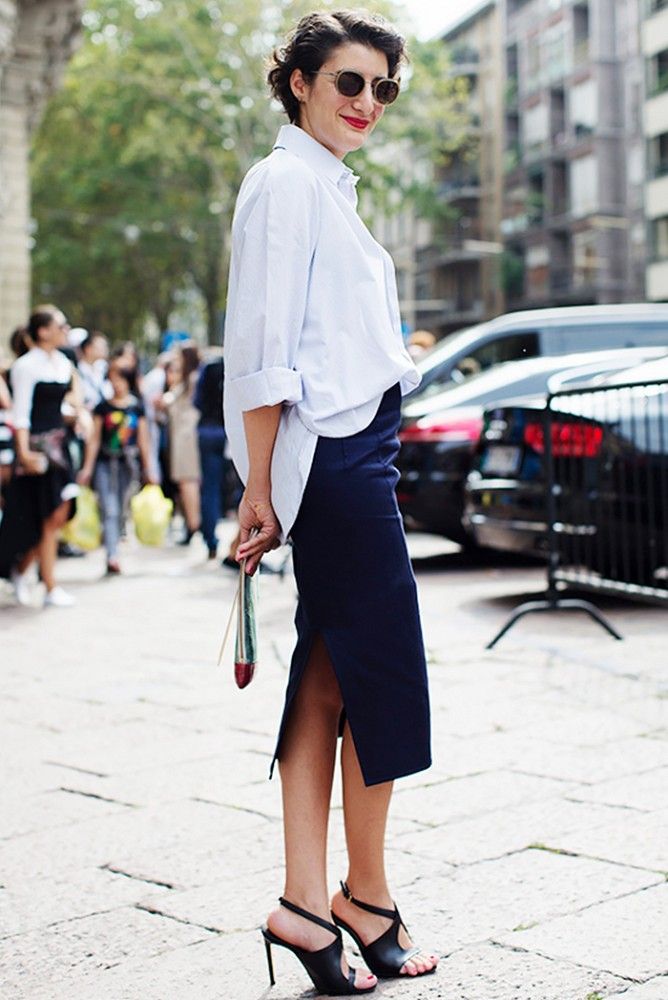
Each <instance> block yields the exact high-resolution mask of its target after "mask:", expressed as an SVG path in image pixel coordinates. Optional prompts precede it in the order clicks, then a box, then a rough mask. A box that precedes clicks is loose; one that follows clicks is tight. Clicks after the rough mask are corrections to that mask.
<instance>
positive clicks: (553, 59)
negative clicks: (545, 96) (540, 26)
mask: <svg viewBox="0 0 668 1000" xmlns="http://www.w3.org/2000/svg"><path fill="white" fill-rule="evenodd" d="M544 37H545V41H544V48H545V75H546V79H547V81H548V82H551V81H552V80H560V79H561V78H562V77H563V76H565V75H566V73H568V72H569V70H570V66H569V62H568V58H567V50H566V22H565V21H560V22H559V24H555V25H554V27H552V28H548V29H547V30H546V32H545V36H544Z"/></svg>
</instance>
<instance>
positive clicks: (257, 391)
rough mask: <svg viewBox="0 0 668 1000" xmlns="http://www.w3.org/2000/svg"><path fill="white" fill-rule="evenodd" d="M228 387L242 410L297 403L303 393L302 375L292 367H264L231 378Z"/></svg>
mask: <svg viewBox="0 0 668 1000" xmlns="http://www.w3.org/2000/svg"><path fill="white" fill-rule="evenodd" d="M230 387H231V388H233V389H234V392H235V395H236V398H237V402H238V404H239V406H240V408H241V410H243V411H244V412H245V411H246V410H256V409H257V408H258V407H259V406H275V404H276V403H299V402H300V401H301V399H302V396H303V394H304V392H303V388H302V377H301V375H300V374H299V372H296V371H295V370H294V369H293V368H265V369H264V371H260V372H253V374H252V375H243V376H242V377H241V378H234V379H231V380H230Z"/></svg>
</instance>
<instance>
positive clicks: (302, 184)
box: [225, 169, 318, 411]
mask: <svg viewBox="0 0 668 1000" xmlns="http://www.w3.org/2000/svg"><path fill="white" fill-rule="evenodd" d="M254 180H255V184H254V183H253V179H251V180H250V183H249V185H248V190H246V191H245V192H242V193H241V196H240V200H239V203H238V205H237V212H236V214H235V220H234V225H233V229H232V260H231V265H230V282H229V289H228V302H227V316H226V322H225V369H226V376H227V391H231V393H232V395H233V398H234V402H235V405H236V406H237V407H238V408H239V409H240V410H242V411H245V410H254V409H256V408H257V407H260V406H273V405H274V404H276V403H288V404H292V403H298V402H300V400H301V399H302V395H303V388H302V377H301V373H300V371H299V369H298V364H297V354H298V346H299V339H300V334H301V331H302V327H303V323H304V316H305V312H306V303H307V299H308V292H309V276H310V271H311V260H312V257H313V252H314V248H315V243H316V234H317V228H318V200H317V190H316V187H315V184H314V178H312V177H310V176H309V175H308V174H306V173H304V175H302V172H301V171H297V172H296V171H294V170H290V171H289V170H285V169H282V170H278V171H275V172H271V171H270V172H268V173H267V174H266V175H265V176H263V177H262V178H261V180H258V179H257V178H255V179H254Z"/></svg>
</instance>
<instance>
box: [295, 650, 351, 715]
mask: <svg viewBox="0 0 668 1000" xmlns="http://www.w3.org/2000/svg"><path fill="white" fill-rule="evenodd" d="M301 688H302V691H303V693H304V696H305V697H308V700H309V703H310V704H311V705H313V704H314V702H315V703H316V704H318V705H320V706H322V708H323V709H326V710H331V711H332V713H335V714H336V715H337V716H338V714H339V713H340V712H341V709H342V708H343V698H342V696H341V688H340V687H339V682H338V680H337V678H336V672H335V670H334V667H333V665H332V661H331V658H330V655H329V653H328V651H327V646H326V645H325V641H324V639H323V637H322V636H321V635H317V636H316V637H315V639H314V640H313V645H312V647H311V653H310V655H309V658H308V662H307V664H306V667H305V670H304V676H303V678H302V685H301Z"/></svg>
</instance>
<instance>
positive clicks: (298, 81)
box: [290, 69, 308, 103]
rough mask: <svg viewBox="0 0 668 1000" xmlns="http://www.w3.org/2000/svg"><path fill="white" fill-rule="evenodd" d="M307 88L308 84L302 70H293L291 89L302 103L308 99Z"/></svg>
mask: <svg viewBox="0 0 668 1000" xmlns="http://www.w3.org/2000/svg"><path fill="white" fill-rule="evenodd" d="M307 87H308V84H307V83H306V80H305V79H304V76H303V74H302V71H301V70H300V69H293V71H292V73H291V74H290V89H291V90H292V93H293V94H294V95H295V97H296V98H297V100H298V101H299V102H300V103H301V102H302V101H303V100H304V98H305V97H306V90H307Z"/></svg>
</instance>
